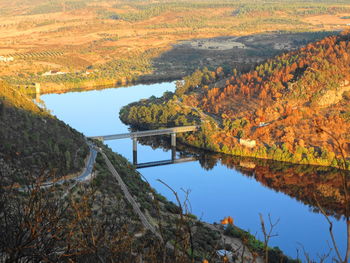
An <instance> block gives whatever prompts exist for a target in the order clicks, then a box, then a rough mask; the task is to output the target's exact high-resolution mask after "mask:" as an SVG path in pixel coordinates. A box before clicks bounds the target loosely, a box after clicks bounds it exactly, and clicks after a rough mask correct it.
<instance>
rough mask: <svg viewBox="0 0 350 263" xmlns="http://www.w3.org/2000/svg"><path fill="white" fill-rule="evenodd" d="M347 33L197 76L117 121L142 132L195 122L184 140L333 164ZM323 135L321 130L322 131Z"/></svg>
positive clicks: (345, 86)
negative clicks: (252, 64) (243, 68)
mask: <svg viewBox="0 0 350 263" xmlns="http://www.w3.org/2000/svg"><path fill="white" fill-rule="evenodd" d="M349 56H350V33H349V32H343V33H342V34H340V35H338V36H331V37H326V38H324V39H323V40H321V41H318V42H315V43H311V44H308V45H306V46H305V47H303V48H301V49H299V50H297V51H293V52H289V53H285V54H283V55H280V56H277V57H275V58H273V59H270V60H267V61H266V62H265V63H263V64H261V65H259V66H257V67H256V68H255V69H254V70H251V71H249V72H246V73H238V72H237V70H235V69H233V71H232V72H233V74H229V75H225V73H224V71H223V70H222V68H218V69H217V70H216V71H215V72H212V71H209V70H208V69H204V70H202V71H196V72H195V73H193V74H192V75H191V76H188V77H186V78H184V81H183V82H182V83H181V82H179V83H178V84H177V89H176V92H175V94H171V93H167V94H165V95H164V96H163V97H162V98H159V99H157V98H150V99H149V100H143V101H140V102H138V103H133V104H130V105H128V106H126V107H125V108H123V109H122V110H121V113H120V115H121V119H122V120H123V121H124V122H126V123H129V124H131V125H132V126H135V127H139V128H146V129H147V128H150V127H152V128H155V127H164V126H173V125H188V124H200V125H201V127H202V129H201V132H200V133H199V134H197V135H185V137H184V138H183V141H184V142H185V143H188V144H191V145H193V146H196V147H200V148H205V149H210V150H213V151H217V152H224V153H228V154H233V155H245V156H252V157H259V158H268V159H275V160H280V161H287V162H295V163H303V164H320V165H331V166H337V165H338V164H339V163H338V162H337V160H336V158H335V157H340V155H341V152H340V150H339V149H338V148H337V146H336V144H337V141H338V142H339V143H340V144H341V145H342V148H343V150H344V151H345V152H344V153H345V155H346V156H347V157H349V156H350V152H349V150H350V149H349V144H348V141H349V129H350V123H349V121H350V118H349V116H350V108H349V99H350V84H349V80H350V63H349V62H350V57H349ZM321 131H322V132H321Z"/></svg>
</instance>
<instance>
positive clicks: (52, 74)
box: [41, 70, 67, 76]
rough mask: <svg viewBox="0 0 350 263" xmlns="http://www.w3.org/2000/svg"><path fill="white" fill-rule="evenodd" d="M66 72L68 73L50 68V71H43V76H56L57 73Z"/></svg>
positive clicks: (62, 73)
mask: <svg viewBox="0 0 350 263" xmlns="http://www.w3.org/2000/svg"><path fill="white" fill-rule="evenodd" d="M64 74H67V72H63V71H57V70H50V71H47V72H45V73H43V74H42V75H41V76H55V75H64Z"/></svg>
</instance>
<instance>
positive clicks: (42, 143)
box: [0, 82, 88, 177]
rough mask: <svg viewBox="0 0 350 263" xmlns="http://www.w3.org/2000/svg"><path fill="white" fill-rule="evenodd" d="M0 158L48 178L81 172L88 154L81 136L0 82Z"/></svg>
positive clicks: (12, 166)
mask: <svg viewBox="0 0 350 263" xmlns="http://www.w3.org/2000/svg"><path fill="white" fill-rule="evenodd" d="M0 138H1V144H0V158H1V160H3V161H4V162H6V163H7V165H9V166H10V167H9V168H8V169H7V172H6V173H5V174H4V175H7V176H11V175H15V174H16V170H17V169H19V170H21V171H25V172H26V173H30V174H42V175H45V177H49V176H50V177H52V176H58V177H59V176H62V175H67V174H68V173H74V172H78V171H80V170H81V169H82V168H83V167H84V165H85V163H84V159H85V158H86V157H87V154H88V147H87V145H86V143H85V140H84V137H83V135H82V134H80V133H78V132H77V131H75V130H73V129H72V128H70V127H69V126H67V125H66V124H64V123H63V122H62V121H59V120H58V119H56V118H55V117H53V116H51V115H50V114H49V113H48V112H47V111H45V110H43V109H41V108H39V107H38V106H37V105H36V104H34V102H33V101H32V100H31V99H30V98H28V97H27V96H25V95H23V94H21V93H20V92H18V91H17V90H16V89H15V88H13V87H11V86H8V85H7V84H5V83H3V82H2V83H0Z"/></svg>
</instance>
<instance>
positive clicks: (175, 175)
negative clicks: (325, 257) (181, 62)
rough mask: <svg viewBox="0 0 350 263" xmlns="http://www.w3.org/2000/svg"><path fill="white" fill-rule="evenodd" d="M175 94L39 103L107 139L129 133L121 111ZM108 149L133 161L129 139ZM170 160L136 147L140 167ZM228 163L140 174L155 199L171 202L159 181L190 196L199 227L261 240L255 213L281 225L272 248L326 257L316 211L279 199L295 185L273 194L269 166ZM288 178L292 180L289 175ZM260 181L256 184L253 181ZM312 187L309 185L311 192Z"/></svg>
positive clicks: (341, 228)
mask: <svg viewBox="0 0 350 263" xmlns="http://www.w3.org/2000/svg"><path fill="white" fill-rule="evenodd" d="M174 89H175V84H174V83H173V82H172V83H160V84H149V85H136V86H130V87H123V88H110V89H104V90H92V91H85V92H70V93H65V94H46V95H42V96H41V99H42V100H43V101H44V102H45V105H46V107H47V108H48V109H49V110H51V111H52V113H53V114H54V115H56V116H57V117H58V118H59V119H61V120H63V121H64V122H65V123H67V124H69V125H70V126H71V127H73V128H75V129H77V130H78V131H80V132H82V133H84V134H85V135H86V136H94V135H108V134H116V133H123V132H127V131H128V127H127V126H126V125H124V124H123V123H122V122H121V121H120V120H119V116H118V113H119V110H120V108H121V107H122V106H124V105H126V104H128V103H130V102H133V101H137V100H140V99H142V98H148V97H150V96H152V95H154V96H161V95H162V94H163V93H164V92H165V91H174ZM107 144H108V145H109V147H111V148H112V149H113V150H114V151H115V152H117V153H120V154H122V155H123V156H125V157H126V158H128V159H129V160H130V161H132V142H131V140H130V139H125V140H117V141H108V142H107ZM170 158H171V153H170V152H169V151H166V150H163V149H162V148H156V149H152V148H151V147H149V146H143V145H140V144H139V145H138V161H139V162H149V161H158V160H164V159H170ZM230 162H231V161H230V159H226V160H225V161H217V162H216V161H215V160H214V161H213V163H214V167H212V168H211V169H204V168H203V167H202V166H201V163H202V164H203V161H202V162H199V161H194V162H188V163H181V164H173V165H167V166H158V167H152V168H144V169H140V170H139V171H140V173H142V175H143V176H144V177H145V178H146V179H147V180H148V181H149V182H150V184H151V185H152V186H153V187H154V188H155V189H156V190H157V191H158V192H159V193H161V194H162V195H164V196H165V197H167V198H168V199H170V200H172V201H175V200H174V196H173V195H172V193H170V192H169V190H168V189H167V188H165V187H164V186H163V185H162V184H161V183H159V182H158V181H157V179H161V180H163V181H164V182H166V183H167V184H169V185H170V186H172V187H173V188H174V189H175V190H176V191H178V192H182V190H190V194H189V199H190V202H191V208H192V213H193V214H195V215H196V216H197V217H198V218H200V219H201V220H203V221H206V222H210V223H213V222H219V221H220V220H221V219H222V218H224V217H226V216H232V217H233V218H234V221H235V224H236V225H237V226H239V227H241V228H243V229H245V230H249V231H250V232H251V233H252V234H254V235H256V236H257V237H258V238H260V239H262V237H263V236H262V234H261V228H260V220H259V213H262V214H263V215H264V216H265V220H267V216H268V214H270V215H271V218H272V220H273V221H275V220H277V219H279V220H280V221H279V223H278V225H277V226H276V228H275V232H276V233H278V236H277V237H274V238H272V239H271V241H270V245H271V246H278V247H279V248H280V249H282V250H283V251H284V252H285V253H286V254H287V255H289V256H292V257H296V256H297V250H299V255H300V257H302V258H303V256H302V248H301V245H300V244H302V245H303V246H304V248H305V250H306V251H307V252H308V253H309V254H310V255H311V256H312V257H313V258H314V259H317V254H323V253H326V252H328V250H329V249H328V248H329V246H328V244H327V241H328V242H329V244H330V245H331V238H330V235H329V232H328V228H329V225H328V223H327V221H326V219H325V218H324V216H323V215H322V214H320V213H317V212H314V207H312V206H309V205H307V204H306V203H307V202H306V203H305V202H301V201H298V200H297V199H300V198H295V197H292V196H290V195H288V194H286V193H283V192H288V193H289V192H293V193H296V194H295V195H297V196H299V195H301V194H300V193H298V191H299V190H298V189H299V188H298V187H297V186H296V185H293V187H294V188H297V189H296V190H295V189H294V188H293V189H288V190H286V189H284V186H283V185H282V186H281V187H280V189H277V188H276V187H272V188H271V185H273V184H274V185H276V184H277V183H278V182H277V183H276V181H275V179H274V177H273V176H272V177H271V178H272V179H271V178H269V179H268V180H267V178H266V176H265V175H264V173H266V169H267V170H269V171H274V170H275V171H276V169H272V168H271V167H269V166H268V165H267V166H261V167H260V168H259V169H258V170H256V171H255V172H254V171H250V170H249V166H251V164H250V162H248V165H244V164H242V161H241V164H242V166H248V168H247V169H237V168H236V167H237V166H233V165H230V164H229V165H227V163H230ZM232 162H233V161H232ZM223 163H225V164H223ZM243 163H244V162H243ZM270 165H271V164H270ZM279 165H280V164H279ZM228 166H232V167H230V168H229V167H228ZM207 168H208V167H207ZM241 168H242V167H241ZM278 169H280V168H278ZM244 170H247V172H244ZM263 171H264V172H263ZM289 171H290V170H289ZM271 173H272V175H273V172H269V173H268V174H269V176H270V175H271ZM264 176H265V177H264ZM288 176H289V177H288V178H290V176H291V175H290V173H289V174H288ZM292 176H293V177H292V178H293V180H294V181H295V180H300V178H299V177H300V176H299V175H298V172H293V175H292ZM298 176H299V177H298ZM258 177H259V178H260V179H259V180H257V179H256V178H258ZM275 177H276V176H275ZM280 177H281V176H280ZM280 177H279V178H280ZM282 177H283V174H282ZM276 178H277V177H276ZM286 178H287V177H286ZM295 178H297V179H295ZM298 178H299V179H298ZM310 178H311V177H310ZM271 180H272V181H271ZM283 180H284V179H283ZM316 180H318V179H316ZM302 181H303V179H301V182H302ZM323 181H325V180H323ZM313 184H314V183H313V182H310V185H311V186H312V185H313ZM267 185H269V186H270V187H268V186H267ZM323 186H324V183H323V184H322V187H323ZM300 189H303V188H300ZM305 189H307V188H305ZM281 190H283V191H281ZM299 192H300V191H299ZM330 218H331V220H332V221H333V224H334V226H333V228H334V233H335V237H336V240H338V246H339V247H340V250H341V251H345V245H346V242H345V241H346V240H345V238H346V225H345V221H344V220H343V219H339V220H338V219H336V218H335V217H330ZM329 261H330V260H329Z"/></svg>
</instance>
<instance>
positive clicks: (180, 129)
mask: <svg viewBox="0 0 350 263" xmlns="http://www.w3.org/2000/svg"><path fill="white" fill-rule="evenodd" d="M199 127H200V126H197V125H192V126H179V127H172V128H166V129H159V130H147V131H137V132H130V133H120V134H112V135H103V136H92V137H89V138H91V139H98V140H104V141H107V140H119V139H126V138H141V137H147V136H156V135H166V134H173V133H180V132H191V131H196V130H198V129H199Z"/></svg>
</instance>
